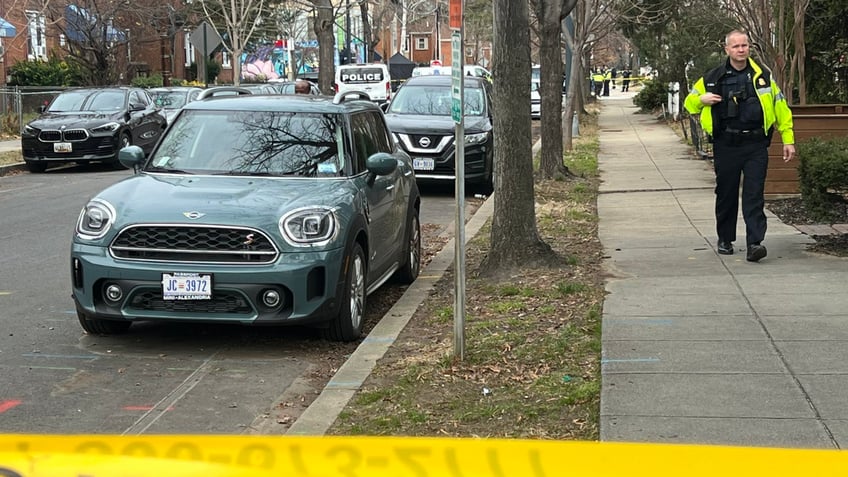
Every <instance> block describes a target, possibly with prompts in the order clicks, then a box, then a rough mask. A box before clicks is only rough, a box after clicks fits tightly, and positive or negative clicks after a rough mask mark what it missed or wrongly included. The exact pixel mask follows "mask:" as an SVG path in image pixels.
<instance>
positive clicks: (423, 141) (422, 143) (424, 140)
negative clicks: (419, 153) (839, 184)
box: [418, 136, 430, 147]
mask: <svg viewBox="0 0 848 477" xmlns="http://www.w3.org/2000/svg"><path fill="white" fill-rule="evenodd" d="M418 145H419V146H421V147H430V138H429V137H427V136H424V137H422V138H421V139H419V140H418Z"/></svg>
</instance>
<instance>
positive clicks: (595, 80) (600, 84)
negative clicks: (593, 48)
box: [592, 68, 604, 96]
mask: <svg viewBox="0 0 848 477" xmlns="http://www.w3.org/2000/svg"><path fill="white" fill-rule="evenodd" d="M592 86H594V88H595V96H600V95H601V93H602V92H603V89H604V74H603V73H602V72H601V70H600V69H598V68H595V70H594V72H593V73H592Z"/></svg>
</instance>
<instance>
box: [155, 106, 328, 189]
mask: <svg viewBox="0 0 848 477" xmlns="http://www.w3.org/2000/svg"><path fill="white" fill-rule="evenodd" d="M343 137H344V136H343V125H342V124H341V123H340V121H339V118H338V116H337V115H335V114H313V113H291V112H277V111H194V110H190V111H184V113H183V114H182V115H181V116H180V117H179V119H178V120H177V121H176V122H175V123H174V126H173V127H172V128H171V129H170V130H169V131H168V133H167V134H166V136H165V137H164V138H162V143H161V144H160V146H159V147H158V148H157V149H156V152H155V153H154V155H153V156H152V157H151V159H150V161H148V163H147V165H146V168H145V170H147V171H153V172H155V171H183V172H186V173H203V174H222V175H223V174H232V175H275V176H277V175H279V176H305V177H339V176H341V175H343V174H344V166H345V153H344V146H343V145H344V141H343Z"/></svg>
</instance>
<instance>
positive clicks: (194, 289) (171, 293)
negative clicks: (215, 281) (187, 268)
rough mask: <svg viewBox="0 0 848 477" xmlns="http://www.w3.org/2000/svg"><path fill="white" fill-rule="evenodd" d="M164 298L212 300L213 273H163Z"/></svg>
mask: <svg viewBox="0 0 848 477" xmlns="http://www.w3.org/2000/svg"><path fill="white" fill-rule="evenodd" d="M162 298H164V299H165V300H210V299H212V275H211V274H202V273H184V272H175V273H163V274H162Z"/></svg>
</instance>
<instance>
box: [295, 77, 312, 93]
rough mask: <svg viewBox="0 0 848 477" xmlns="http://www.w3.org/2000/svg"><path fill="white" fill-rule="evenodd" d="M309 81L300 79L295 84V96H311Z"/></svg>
mask: <svg viewBox="0 0 848 477" xmlns="http://www.w3.org/2000/svg"><path fill="white" fill-rule="evenodd" d="M310 89H311V88H310V87H309V81H306V80H302V79H299V80H297V81H295V83H294V94H309V91H310Z"/></svg>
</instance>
